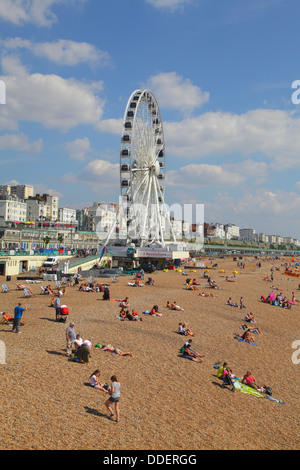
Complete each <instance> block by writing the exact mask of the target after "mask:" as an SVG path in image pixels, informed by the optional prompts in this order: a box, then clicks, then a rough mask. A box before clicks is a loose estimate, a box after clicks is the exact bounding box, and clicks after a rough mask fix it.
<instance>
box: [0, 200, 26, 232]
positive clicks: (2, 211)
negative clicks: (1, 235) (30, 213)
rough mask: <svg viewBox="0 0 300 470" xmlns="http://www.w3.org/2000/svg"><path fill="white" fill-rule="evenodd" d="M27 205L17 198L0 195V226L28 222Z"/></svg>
mask: <svg viewBox="0 0 300 470" xmlns="http://www.w3.org/2000/svg"><path fill="white" fill-rule="evenodd" d="M26 214H27V205H26V203H25V202H24V201H23V200H22V199H19V198H18V197H17V196H14V195H8V194H3V193H2V194H0V226H1V227H5V226H7V225H10V224H15V223H17V224H19V223H24V222H26Z"/></svg>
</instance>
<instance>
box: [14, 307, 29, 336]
mask: <svg viewBox="0 0 300 470" xmlns="http://www.w3.org/2000/svg"><path fill="white" fill-rule="evenodd" d="M25 310H27V307H22V304H21V303H19V304H18V305H17V307H15V312H14V321H13V328H12V331H13V332H14V333H21V331H20V324H21V318H22V315H23V312H25Z"/></svg>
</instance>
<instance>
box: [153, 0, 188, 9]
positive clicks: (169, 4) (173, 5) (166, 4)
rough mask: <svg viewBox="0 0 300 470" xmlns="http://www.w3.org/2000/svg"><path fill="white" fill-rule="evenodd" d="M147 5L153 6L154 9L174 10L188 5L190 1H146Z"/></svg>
mask: <svg viewBox="0 0 300 470" xmlns="http://www.w3.org/2000/svg"><path fill="white" fill-rule="evenodd" d="M146 2H147V3H150V5H152V6H154V7H155V8H165V9H167V8H169V9H171V10H176V9H178V8H180V7H182V6H183V5H185V4H186V3H190V0H146Z"/></svg>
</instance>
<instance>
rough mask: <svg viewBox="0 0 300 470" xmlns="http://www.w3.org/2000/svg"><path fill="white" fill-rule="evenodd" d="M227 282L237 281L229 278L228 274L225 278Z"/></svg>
mask: <svg viewBox="0 0 300 470" xmlns="http://www.w3.org/2000/svg"><path fill="white" fill-rule="evenodd" d="M225 281H226V282H235V281H234V280H233V279H229V277H228V276H226V279H225Z"/></svg>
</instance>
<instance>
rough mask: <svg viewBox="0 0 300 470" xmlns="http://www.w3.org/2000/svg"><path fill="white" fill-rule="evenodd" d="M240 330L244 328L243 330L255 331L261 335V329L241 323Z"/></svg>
mask: <svg viewBox="0 0 300 470" xmlns="http://www.w3.org/2000/svg"><path fill="white" fill-rule="evenodd" d="M241 330H244V331H250V333H257V334H259V335H261V333H262V331H261V329H260V328H259V327H257V328H249V327H248V326H247V325H242V326H241Z"/></svg>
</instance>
